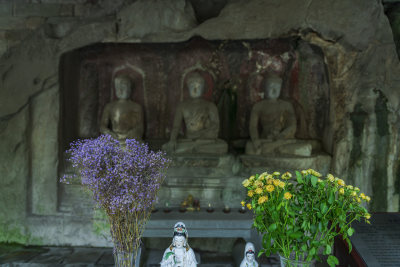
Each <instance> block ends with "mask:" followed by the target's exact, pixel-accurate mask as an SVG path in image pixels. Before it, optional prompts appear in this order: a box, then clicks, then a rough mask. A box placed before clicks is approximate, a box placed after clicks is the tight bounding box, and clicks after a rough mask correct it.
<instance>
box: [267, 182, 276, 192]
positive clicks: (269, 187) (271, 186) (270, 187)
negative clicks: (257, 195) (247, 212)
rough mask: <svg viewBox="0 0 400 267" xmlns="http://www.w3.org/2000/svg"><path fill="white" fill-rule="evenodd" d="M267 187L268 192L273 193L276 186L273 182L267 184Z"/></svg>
mask: <svg viewBox="0 0 400 267" xmlns="http://www.w3.org/2000/svg"><path fill="white" fill-rule="evenodd" d="M266 189H267V191H268V192H270V193H271V192H272V191H274V190H275V187H274V186H273V185H272V184H270V185H267V187H266Z"/></svg>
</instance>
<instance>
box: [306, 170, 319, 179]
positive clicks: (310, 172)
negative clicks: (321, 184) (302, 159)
mask: <svg viewBox="0 0 400 267" xmlns="http://www.w3.org/2000/svg"><path fill="white" fill-rule="evenodd" d="M308 173H309V174H312V175H314V176H315V177H321V176H322V174H320V173H319V172H317V171H315V170H313V169H309V170H308Z"/></svg>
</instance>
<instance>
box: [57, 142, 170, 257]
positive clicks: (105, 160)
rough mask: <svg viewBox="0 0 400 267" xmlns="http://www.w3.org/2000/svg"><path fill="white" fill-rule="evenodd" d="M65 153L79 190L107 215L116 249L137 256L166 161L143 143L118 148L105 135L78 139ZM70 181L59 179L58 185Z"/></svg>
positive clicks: (69, 177) (118, 146)
mask: <svg viewBox="0 0 400 267" xmlns="http://www.w3.org/2000/svg"><path fill="white" fill-rule="evenodd" d="M67 153H68V155H69V159H68V160H69V161H71V162H72V166H73V167H74V168H75V169H76V170H77V175H78V176H80V178H81V183H82V185H83V186H84V187H86V188H88V189H89V190H90V191H92V192H93V198H94V200H95V202H96V204H97V206H98V207H99V208H102V209H103V210H104V211H105V212H106V214H107V216H108V219H109V222H110V226H111V229H110V231H111V237H112V239H113V241H114V245H115V249H116V250H117V251H123V252H124V253H135V252H137V250H138V248H139V246H140V238H141V236H142V234H143V230H144V226H145V224H146V222H147V220H148V219H149V217H150V214H151V209H152V207H153V204H154V203H155V201H156V198H157V193H158V191H159V189H160V187H161V184H162V182H163V181H164V179H165V176H166V169H167V168H168V165H169V163H170V160H169V159H167V158H166V155H165V153H164V152H161V151H159V152H154V151H151V150H150V149H149V148H148V146H147V145H146V144H143V143H140V142H138V141H136V140H134V139H127V140H126V144H125V145H124V146H122V145H120V143H119V142H118V141H117V140H115V139H114V138H112V137H111V136H110V135H101V136H99V137H98V138H95V139H85V140H77V141H75V142H73V143H71V148H70V149H69V150H68V151H67ZM70 179H73V177H72V176H64V177H63V178H62V179H61V182H64V183H69V181H70ZM134 257H135V258H136V254H135V255H134Z"/></svg>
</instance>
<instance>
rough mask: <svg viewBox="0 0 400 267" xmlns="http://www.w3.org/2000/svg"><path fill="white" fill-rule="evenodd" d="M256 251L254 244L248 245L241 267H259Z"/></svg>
mask: <svg viewBox="0 0 400 267" xmlns="http://www.w3.org/2000/svg"><path fill="white" fill-rule="evenodd" d="M255 253H256V250H255V249H254V245H253V243H250V242H248V243H246V247H245V249H244V258H243V260H242V262H241V263H240V267H258V263H257V262H256V259H255Z"/></svg>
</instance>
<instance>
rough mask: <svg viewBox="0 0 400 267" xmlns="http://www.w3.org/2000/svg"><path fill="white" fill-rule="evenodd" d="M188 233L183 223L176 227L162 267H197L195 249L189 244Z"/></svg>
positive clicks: (177, 224) (178, 223)
mask: <svg viewBox="0 0 400 267" xmlns="http://www.w3.org/2000/svg"><path fill="white" fill-rule="evenodd" d="M188 238H189V236H188V233H187V230H186V226H185V224H184V223H183V222H177V223H176V224H175V226H174V237H173V239H172V244H171V245H170V246H169V247H168V248H167V249H166V250H165V252H164V255H163V258H162V261H161V262H160V264H161V267H196V266H197V261H196V257H195V255H194V251H193V249H191V248H190V247H189V244H188Z"/></svg>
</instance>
